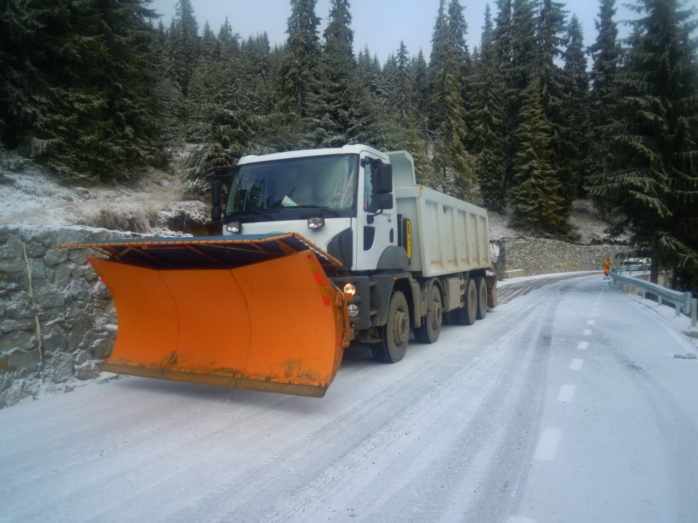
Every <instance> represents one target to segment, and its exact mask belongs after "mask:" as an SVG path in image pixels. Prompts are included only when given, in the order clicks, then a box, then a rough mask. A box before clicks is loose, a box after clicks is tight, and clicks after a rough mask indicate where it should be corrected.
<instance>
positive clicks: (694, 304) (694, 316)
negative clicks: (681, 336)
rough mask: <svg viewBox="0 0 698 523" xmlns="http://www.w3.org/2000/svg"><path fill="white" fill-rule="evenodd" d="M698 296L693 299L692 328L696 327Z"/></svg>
mask: <svg viewBox="0 0 698 523" xmlns="http://www.w3.org/2000/svg"><path fill="white" fill-rule="evenodd" d="M697 309H698V298H693V299H692V300H691V328H693V329H695V328H696V315H697V314H698V310H697Z"/></svg>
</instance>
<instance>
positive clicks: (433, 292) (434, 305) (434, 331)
mask: <svg viewBox="0 0 698 523" xmlns="http://www.w3.org/2000/svg"><path fill="white" fill-rule="evenodd" d="M442 323H443V304H442V302H441V293H440V292H439V288H438V287H437V286H436V285H432V286H431V287H430V288H429V293H428V295H427V315H426V316H425V317H424V321H423V322H422V325H421V326H420V327H415V329H414V337H415V338H417V341H418V342H419V343H434V342H435V341H436V340H438V339H439V333H440V332H441V324H442Z"/></svg>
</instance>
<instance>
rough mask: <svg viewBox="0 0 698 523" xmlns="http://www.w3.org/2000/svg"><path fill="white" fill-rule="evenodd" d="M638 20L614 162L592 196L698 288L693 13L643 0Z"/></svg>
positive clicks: (621, 227)
mask: <svg viewBox="0 0 698 523" xmlns="http://www.w3.org/2000/svg"><path fill="white" fill-rule="evenodd" d="M635 10H636V12H637V13H638V14H639V15H640V17H639V18H638V19H637V20H635V21H633V22H632V25H633V29H634V31H633V33H632V35H631V37H630V38H629V43H630V48H629V49H628V52H627V59H626V60H625V62H624V64H623V68H622V69H621V70H620V71H619V74H618V80H617V85H618V88H617V92H616V95H615V97H616V99H617V102H616V104H615V114H614V120H613V122H612V123H611V125H610V126H609V129H610V133H609V134H610V139H611V146H610V153H611V158H612V159H613V165H612V167H611V168H610V169H609V170H607V171H602V172H600V173H598V174H597V175H596V176H594V177H593V178H592V187H591V192H592V194H594V195H596V196H598V197H600V198H602V199H603V200H604V201H606V202H607V203H608V205H609V208H610V209H612V211H613V213H614V214H615V215H616V216H617V217H618V218H619V221H618V223H617V225H616V226H615V227H614V231H615V232H621V231H629V232H630V233H631V234H632V235H633V239H634V241H635V242H636V244H637V245H639V246H641V247H643V248H645V249H646V250H648V251H650V252H651V253H652V261H653V264H652V274H651V277H652V280H653V281H656V279H657V271H658V269H659V268H660V267H666V268H671V269H674V271H675V274H676V276H677V281H676V283H677V284H679V285H681V286H682V287H684V288H689V287H693V288H694V289H696V288H698V218H696V213H695V210H696V206H697V204H698V125H697V123H696V122H697V121H698V58H697V57H696V41H695V40H694V39H693V38H692V32H693V31H694V30H695V28H696V24H697V21H696V19H695V10H689V9H685V8H682V7H681V4H680V3H679V2H678V1H677V0H640V1H639V2H638V3H637V4H635Z"/></svg>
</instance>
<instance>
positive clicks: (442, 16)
mask: <svg viewBox="0 0 698 523" xmlns="http://www.w3.org/2000/svg"><path fill="white" fill-rule="evenodd" d="M630 1H631V2H633V4H632V9H633V10H634V11H635V13H636V15H637V16H636V18H635V19H634V20H633V21H630V22H626V23H627V24H628V25H629V30H628V34H629V36H628V37H627V38H620V37H619V24H620V23H621V21H619V20H617V18H616V3H615V2H616V0H599V4H598V11H597V16H596V35H595V39H594V40H593V42H594V43H593V45H591V46H590V47H588V48H587V47H586V46H585V45H584V44H583V40H584V35H583V34H582V26H581V24H580V23H579V21H578V19H577V18H576V17H575V16H574V14H573V12H572V11H573V7H574V6H573V5H569V6H566V5H565V4H564V3H561V2H557V1H554V0H493V4H492V5H491V6H488V8H487V11H486V15H485V19H484V20H472V19H466V11H465V9H464V6H463V5H462V4H461V3H460V2H459V0H441V2H440V5H439V6H438V11H437V12H435V13H434V18H433V33H432V49H431V53H430V55H429V56H424V54H423V53H422V51H421V50H415V49H407V48H406V46H405V45H404V43H402V42H396V43H395V52H394V53H393V54H392V55H390V56H389V57H388V58H387V60H385V62H384V63H381V62H380V61H379V60H378V58H377V57H376V56H375V55H372V53H371V50H370V49H368V48H363V49H355V47H354V41H353V30H352V24H360V23H361V21H360V20H352V15H351V5H350V2H349V0H331V6H330V11H329V13H317V12H316V0H290V3H291V16H290V17H289V19H288V29H287V39H286V41H285V43H284V44H283V45H279V46H274V47H272V46H271V45H270V42H269V39H268V37H267V35H266V34H258V35H256V36H252V37H249V38H241V37H240V36H239V35H238V34H237V33H236V30H235V27H234V25H232V24H231V22H230V21H229V20H228V19H225V20H224V21H222V23H220V22H221V21H216V23H220V27H212V26H211V25H209V23H208V22H207V23H205V25H204V26H203V27H200V26H199V24H198V22H197V20H196V18H195V13H194V11H193V8H192V5H191V1H190V0H173V2H176V15H175V16H174V17H173V19H172V21H171V23H170V24H168V26H165V25H164V24H163V22H162V21H161V20H160V16H159V15H158V14H157V13H156V12H155V11H154V10H152V9H151V8H150V7H149V3H150V0H0V156H7V155H15V156H19V157H21V158H26V159H30V160H31V161H33V162H35V163H36V164H39V165H42V166H43V167H44V168H45V169H46V170H48V171H49V172H51V173H53V174H55V175H56V176H59V177H61V178H64V179H66V181H68V182H70V181H71V180H79V181H81V182H82V183H84V182H85V181H94V182H109V181H112V180H124V179H134V178H137V177H138V175H139V173H142V172H143V170H144V169H145V168H146V167H149V166H153V167H163V166H165V165H166V164H167V163H168V162H170V161H172V156H173V154H174V152H177V151H180V152H181V151H186V153H185V156H184V159H183V162H184V166H185V172H186V176H187V177H188V178H189V179H190V180H191V181H192V183H201V184H202V185H204V182H205V180H203V179H202V178H203V175H204V172H205V171H206V170H207V169H208V168H209V167H212V166H218V165H234V164H235V162H236V161H237V159H238V158H239V157H240V156H241V155H243V154H247V153H257V154H259V153H266V152H274V151H283V150H291V149H300V148H315V147H338V146H342V145H344V144H348V143H365V144H368V145H372V146H373V147H376V148H377V149H381V150H397V149H407V150H408V151H409V152H410V153H411V154H412V156H413V157H414V160H415V167H416V171H417V176H418V181H419V182H420V183H422V184H424V185H428V186H431V187H434V188H436V189H439V190H442V191H445V192H447V193H449V194H452V195H454V196H456V197H458V198H463V199H466V200H469V201H472V202H473V203H476V204H478V205H482V206H484V207H486V208H488V209H490V210H497V211H506V212H507V213H508V216H509V217H510V220H511V223H512V225H515V226H517V227H520V228H522V229H524V230H526V231H529V232H531V233H533V234H544V235H551V236H557V237H569V238H573V237H574V231H573V230H572V228H571V227H570V225H569V220H568V218H569V215H570V212H571V209H572V203H573V201H575V200H577V199H580V198H587V199H592V200H593V201H594V203H595V205H596V207H597V208H598V209H600V210H602V211H603V213H605V215H606V216H607V217H608V218H609V219H610V220H611V222H612V223H613V232H614V233H626V234H629V235H630V237H631V238H632V241H633V242H634V243H635V244H636V245H637V246H638V247H639V248H640V249H642V250H643V251H645V252H646V253H648V254H650V255H651V256H652V260H653V274H656V271H657V270H658V269H659V268H665V269H670V270H671V271H672V274H673V275H674V286H675V287H676V288H682V289H693V290H694V291H695V290H698V52H697V44H698V42H697V29H698V17H697V16H696V9H695V7H692V6H691V4H689V3H685V2H683V1H681V0H630ZM693 5H695V4H693ZM321 17H322V18H323V19H324V20H325V25H324V29H323V30H322V31H321V30H320V18H321ZM426 23H430V22H426ZM472 26H479V27H482V29H483V30H482V39H481V41H480V42H479V45H477V46H471V47H469V46H468V45H467V44H466V36H467V34H468V27H472Z"/></svg>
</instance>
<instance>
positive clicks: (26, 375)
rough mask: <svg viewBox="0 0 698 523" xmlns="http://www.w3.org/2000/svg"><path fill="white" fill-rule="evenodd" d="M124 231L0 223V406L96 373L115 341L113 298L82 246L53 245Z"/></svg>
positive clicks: (64, 387) (69, 387) (67, 386)
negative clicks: (69, 247) (65, 246)
mask: <svg viewBox="0 0 698 523" xmlns="http://www.w3.org/2000/svg"><path fill="white" fill-rule="evenodd" d="M124 236H125V234H124V233H116V232H110V231H106V230H99V229H89V228H83V227H70V228H60V229H56V228H36V227H23V226H1V227H0V407H4V406H7V405H12V404H14V403H16V402H18V401H20V400H21V399H24V398H26V397H31V396H34V397H36V396H37V395H39V394H43V393H50V392H54V391H60V390H66V391H70V390H72V388H74V387H75V386H77V385H79V384H80V383H81V382H84V381H87V380H93V379H95V378H97V377H98V376H99V374H100V369H99V363H100V361H101V360H102V359H103V358H105V357H106V356H108V355H109V353H110V352H111V349H112V346H113V343H114V334H113V332H114V330H115V329H114V328H113V327H111V326H112V325H113V324H115V323H116V313H115V310H114V306H113V303H112V300H111V298H110V296H109V293H108V292H107V290H106V288H105V287H104V285H102V283H101V282H100V280H99V278H98V277H97V274H96V273H95V272H94V270H93V269H92V267H91V266H90V264H89V263H88V261H87V257H88V255H89V254H90V253H89V252H88V251H87V250H65V249H55V248H53V247H54V245H56V244H59V243H64V242H66V243H67V242H80V241H91V240H103V239H108V238H112V237H124Z"/></svg>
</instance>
